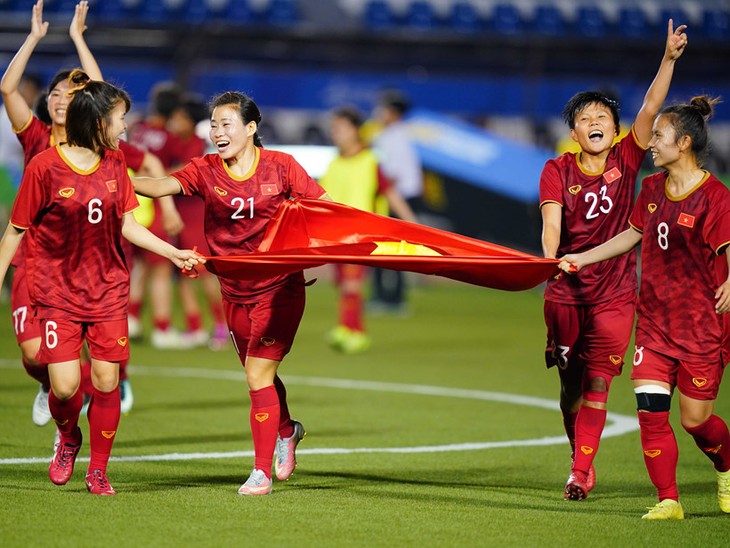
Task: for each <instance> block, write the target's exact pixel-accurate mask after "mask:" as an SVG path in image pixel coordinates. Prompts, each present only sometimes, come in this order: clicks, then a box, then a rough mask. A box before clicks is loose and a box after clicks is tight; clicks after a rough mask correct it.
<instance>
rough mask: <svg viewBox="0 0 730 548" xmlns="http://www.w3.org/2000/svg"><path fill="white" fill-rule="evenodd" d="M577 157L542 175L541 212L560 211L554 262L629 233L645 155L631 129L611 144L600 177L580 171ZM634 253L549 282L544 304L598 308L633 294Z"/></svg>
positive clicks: (565, 159)
mask: <svg viewBox="0 0 730 548" xmlns="http://www.w3.org/2000/svg"><path fill="white" fill-rule="evenodd" d="M579 154H580V153H578V154H576V153H572V152H567V153H565V154H563V155H562V156H559V157H558V158H555V159H553V160H549V161H548V162H547V163H546V164H545V167H544V168H543V171H542V175H541V176H540V207H542V206H543V204H545V203H547V202H553V203H556V204H559V205H560V206H562V208H563V219H562V227H561V231H560V245H559V247H558V257H562V256H563V255H566V254H568V253H580V252H582V251H586V250H588V249H592V248H593V247H595V246H597V245H599V244H602V243H603V242H605V241H607V240H610V239H611V238H613V237H614V236H616V235H617V234H619V233H621V232H623V231H624V230H626V229H627V228H628V224H627V221H628V219H629V215H630V214H631V210H632V207H633V203H634V197H635V196H636V179H637V176H638V174H639V168H640V167H641V163H642V161H643V160H644V156H645V155H646V149H645V148H642V147H641V145H639V143H638V141H637V140H636V136H635V135H634V129H633V128H632V129H631V131H630V132H629V134H628V135H626V136H625V137H624V138H623V139H622V140H621V141H619V142H618V143H617V144H615V145H614V146H613V147H612V148H611V151H610V152H609V154H608V158H606V165H605V166H604V168H603V171H601V172H600V173H588V172H586V171H584V170H583V169H582V167H581V165H580V162H579V161H578V155H579ZM636 287H637V277H636V254H635V253H627V254H625V255H621V256H620V257H616V258H614V259H610V260H608V261H603V262H601V263H597V264H594V265H590V266H587V267H585V268H583V269H581V271H580V272H578V273H577V274H575V275H572V276H560V277H559V278H558V279H557V280H556V279H550V280H548V283H547V288H546V289H545V299H546V300H548V301H554V302H560V303H565V304H597V303H600V302H603V301H607V300H609V299H612V298H613V297H614V296H616V295H620V294H622V293H625V292H627V291H636Z"/></svg>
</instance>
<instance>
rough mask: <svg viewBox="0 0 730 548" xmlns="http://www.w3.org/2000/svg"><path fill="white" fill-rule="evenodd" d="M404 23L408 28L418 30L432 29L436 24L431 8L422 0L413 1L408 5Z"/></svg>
mask: <svg viewBox="0 0 730 548" xmlns="http://www.w3.org/2000/svg"><path fill="white" fill-rule="evenodd" d="M405 21H406V24H407V25H408V26H409V27H411V28H414V29H419V30H430V29H433V28H434V27H436V26H437V23H438V21H437V17H436V14H435V13H434V12H433V7H432V6H431V4H429V3H428V2H425V1H424V0H415V1H414V2H411V3H410V5H409V6H408V11H407V12H406V17H405Z"/></svg>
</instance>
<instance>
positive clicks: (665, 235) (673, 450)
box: [560, 96, 730, 520]
mask: <svg viewBox="0 0 730 548" xmlns="http://www.w3.org/2000/svg"><path fill="white" fill-rule="evenodd" d="M715 101H716V100H713V99H709V98H707V97H704V96H702V97H695V98H693V99H692V100H691V101H690V103H689V104H682V105H676V106H670V107H667V108H665V109H664V110H663V111H662V113H661V114H660V115H659V116H658V117H657V119H656V121H655V122H654V128H653V130H652V138H651V141H649V146H650V147H651V154H652V158H653V159H654V165H655V166H656V167H659V168H662V169H663V170H664V171H662V172H660V173H657V174H655V175H651V176H649V177H647V178H646V179H644V180H643V181H642V188H641V192H640V193H639V197H638V199H637V202H636V206H635V208H634V211H633V213H632V214H631V218H630V219H629V223H630V228H628V229H626V230H625V231H623V232H622V233H620V234H619V235H617V236H616V237H614V238H612V239H611V240H609V241H608V242H606V243H604V244H602V245H600V246H598V247H595V248H593V249H591V250H588V251H584V252H583V253H579V254H570V255H566V256H565V257H563V258H562V262H561V263H560V268H562V269H563V270H565V271H566V272H571V271H577V272H580V271H582V270H583V268H585V267H586V266H588V265H590V264H594V263H597V262H600V261H605V260H607V259H610V258H612V257H617V256H619V255H621V254H623V253H626V252H628V251H629V250H631V249H633V248H634V247H635V246H636V245H637V244H639V243H641V290H640V294H639V305H638V310H637V312H638V322H637V325H636V349H635V352H634V368H633V371H632V373H631V378H632V380H633V382H634V392H635V393H636V401H637V408H638V415H639V425H640V426H641V445H642V448H643V450H644V461H645V463H646V467H647V470H648V471H649V477H650V478H651V481H652V483H653V484H654V486H655V487H656V489H657V493H658V497H659V503H658V504H657V505H656V506H654V507H653V508H650V509H649V512H648V513H647V514H645V515H644V516H643V517H644V519H652V520H655V519H683V518H684V512H683V510H682V505H681V504H680V503H679V492H678V490H677V479H676V474H677V455H678V451H677V442H676V439H675V437H674V432H673V431H672V427H671V426H670V425H669V408H670V403H671V396H672V391H673V390H674V388H675V387H676V388H678V389H679V411H680V415H681V419H682V426H683V427H684V429H685V430H687V432H689V433H690V435H692V437H693V438H694V440H695V443H696V444H697V446H698V447H699V448H700V450H702V451H703V452H704V453H705V454H706V455H707V456H708V457H709V458H710V460H711V461H712V462H713V464H714V466H715V470H716V472H717V482H718V494H717V497H718V501H719V504H720V509H721V510H722V511H723V512H726V513H730V434H729V433H728V427H727V425H726V424H725V422H724V421H723V420H722V419H721V418H720V417H718V416H717V415H714V414H713V409H714V404H715V399H716V398H717V393H718V389H719V386H720V380H721V379H722V374H723V369H724V367H725V364H726V363H727V362H728V359H730V354H728V352H730V320H729V319H728V316H726V315H725V314H726V313H727V312H728V311H730V277H728V271H729V270H728V263H730V254H728V253H727V246H728V244H730V191H729V190H728V189H727V188H726V187H725V185H724V184H723V183H722V182H720V181H719V180H718V179H717V178H715V176H713V175H712V174H711V173H709V172H707V171H705V170H703V169H702V163H703V159H704V156H705V154H706V151H707V125H706V124H707V120H708V119H709V117H710V116H711V115H712V105H713V103H715ZM723 255H724V257H723ZM571 268H572V270H571Z"/></svg>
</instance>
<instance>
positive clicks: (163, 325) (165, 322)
mask: <svg viewBox="0 0 730 548" xmlns="http://www.w3.org/2000/svg"><path fill="white" fill-rule="evenodd" d="M152 323H153V325H154V327H155V329H157V330H159V331H167V330H168V329H170V318H155V319H154V320H153V321H152Z"/></svg>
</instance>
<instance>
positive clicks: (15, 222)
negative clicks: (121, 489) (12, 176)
mask: <svg viewBox="0 0 730 548" xmlns="http://www.w3.org/2000/svg"><path fill="white" fill-rule="evenodd" d="M69 84H70V86H71V89H70V90H69V94H70V95H71V101H70V102H69V103H68V105H67V107H66V109H67V111H68V112H67V116H66V142H65V143H62V144H60V145H58V146H56V147H54V148H51V149H49V150H46V151H44V152H41V153H39V154H38V155H36V156H35V157H34V158H33V159H32V160H31V161H30V162H29V163H28V165H27V168H26V171H25V173H24V175H23V181H22V183H21V186H20V190H19V192H18V196H17V198H16V201H15V204H14V206H13V210H12V213H11V216H10V224H9V225H8V228H7V230H6V232H5V236H4V237H3V239H2V243H0V282H2V280H3V279H4V277H5V273H6V272H7V269H8V266H9V264H10V261H11V259H12V257H13V256H14V254H15V252H16V250H17V249H18V246H19V245H20V242H21V240H22V239H23V236H24V234H25V232H26V231H27V232H28V238H27V246H26V257H25V262H26V268H27V280H28V291H29V293H30V297H31V300H32V302H33V303H34V304H35V306H36V309H37V314H38V317H39V318H40V322H39V323H40V325H39V327H40V331H41V333H42V341H41V348H40V351H39V353H38V356H39V359H40V360H41V361H42V362H43V363H47V364H48V372H49V375H50V383H51V391H50V394H49V406H50V409H51V414H52V416H53V418H54V420H55V422H56V425H57V427H58V430H59V432H60V443H59V445H58V446H57V448H56V451H55V454H54V457H53V460H52V461H51V465H50V468H49V470H48V473H49V477H50V479H51V481H52V482H53V483H55V484H57V485H64V484H65V483H67V482H68V480H69V479H70V478H71V475H72V473H73V468H74V462H75V460H76V456H77V455H78V452H79V449H80V448H81V430H80V428H79V427H78V419H79V414H80V412H81V407H82V404H83V398H82V394H81V391H80V390H79V385H80V360H79V352H80V351H81V346H82V344H83V343H84V341H86V342H87V344H88V345H89V351H90V355H91V360H92V366H91V369H92V382H93V385H94V390H93V395H92V397H91V401H90V403H89V410H88V417H89V428H90V436H91V440H90V450H91V461H90V463H89V468H88V472H87V474H86V486H87V488H88V490H89V492H90V493H92V494H95V495H114V494H115V493H116V491H115V490H114V489H113V488H112V486H111V485H110V484H109V481H108V479H107V475H106V468H107V462H108V460H109V455H110V453H111V449H112V444H113V442H114V437H115V435H116V432H117V427H118V425H119V416H120V398H119V388H118V377H119V362H120V361H121V360H126V359H128V358H129V345H128V337H127V317H126V310H127V304H128V300H129V272H128V270H127V265H126V261H125V257H124V253H123V251H122V242H121V236H122V235H123V236H124V237H125V238H127V239H128V240H130V241H132V242H133V243H135V244H137V245H140V246H144V247H146V248H147V249H150V250H152V251H155V252H156V253H159V254H160V255H163V256H165V257H167V258H168V259H170V260H171V261H172V262H173V263H174V264H175V265H176V266H178V267H179V268H185V267H187V268H192V267H193V266H194V265H195V264H197V263H198V260H197V258H196V255H195V253H194V252H192V251H180V250H178V249H176V248H174V247H173V246H171V245H170V244H168V243H166V242H164V241H162V240H160V239H159V238H157V237H155V236H153V235H152V234H151V233H150V232H149V231H147V229H145V228H144V227H142V226H141V225H139V224H138V223H137V222H136V221H135V220H134V216H133V215H132V210H133V209H134V208H135V207H137V205H138V202H137V199H136V198H135V196H134V189H133V187H132V184H131V182H130V180H129V176H128V175H127V164H126V162H125V159H124V155H123V154H122V153H121V152H120V151H119V150H118V148H119V138H120V136H121V135H122V134H123V133H124V132H125V131H126V129H127V128H126V122H125V121H124V117H125V114H126V113H127V111H128V110H129V106H130V101H129V97H128V96H127V94H126V93H125V92H124V91H122V90H120V89H118V88H116V87H114V86H112V85H110V84H107V83H105V82H100V81H90V80H89V77H88V76H87V75H86V74H85V73H84V72H83V71H80V70H77V71H74V72H72V73H71V76H70V77H69Z"/></svg>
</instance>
